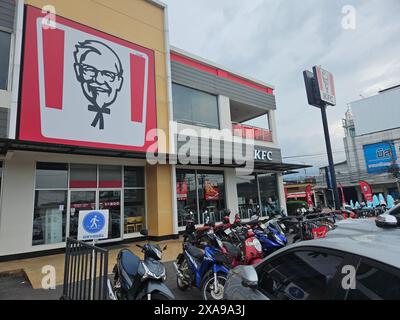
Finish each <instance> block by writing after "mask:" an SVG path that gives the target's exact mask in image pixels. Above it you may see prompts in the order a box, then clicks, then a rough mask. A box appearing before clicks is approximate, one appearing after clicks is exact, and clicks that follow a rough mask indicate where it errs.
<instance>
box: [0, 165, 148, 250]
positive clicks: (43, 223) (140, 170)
mask: <svg viewBox="0 0 400 320" xmlns="http://www.w3.org/2000/svg"><path fill="white" fill-rule="evenodd" d="M123 172H125V175H124V178H123V177H122V175H123V174H122V173H123ZM0 174H1V163H0ZM68 176H69V177H70V181H69V184H68ZM0 179H1V175H0ZM123 181H124V184H125V186H124V184H123ZM0 183H1V180H0ZM79 189H87V190H79ZM104 189H107V190H104ZM35 192H36V193H35V208H34V221H33V245H44V244H52V243H62V242H65V240H66V237H68V236H69V237H71V238H77V233H78V220H79V212H80V211H82V210H96V209H98V210H109V213H110V215H109V217H110V221H109V239H120V238H121V231H122V228H124V231H122V232H123V233H125V234H131V233H136V232H140V230H141V229H143V228H145V227H146V224H145V219H146V204H145V194H146V191H145V170H144V167H123V166H113V165H109V166H108V165H86V164H71V165H68V164H60V163H41V162H40V163H38V164H37V167H36V190H35ZM122 197H124V198H122ZM68 199H69V201H70V202H69V203H68ZM123 202H124V203H123ZM123 210H124V211H123ZM67 223H68V225H67ZM68 230H69V234H67V231H68Z"/></svg>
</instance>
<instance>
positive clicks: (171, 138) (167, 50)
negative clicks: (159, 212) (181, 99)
mask: <svg viewBox="0 0 400 320" xmlns="http://www.w3.org/2000/svg"><path fill="white" fill-rule="evenodd" d="M164 39H165V57H166V68H167V70H166V71H167V99H168V113H169V119H168V120H169V128H168V134H169V154H170V156H171V155H175V153H176V150H175V132H174V131H173V130H172V128H174V126H172V125H171V122H172V121H173V118H174V110H173V101H172V75H171V54H170V50H171V48H170V44H169V22H168V6H167V5H164ZM170 168H171V180H172V223H173V233H174V235H177V234H178V233H179V231H178V208H177V203H176V165H175V164H171V165H170Z"/></svg>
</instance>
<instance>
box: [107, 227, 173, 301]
mask: <svg viewBox="0 0 400 320" xmlns="http://www.w3.org/2000/svg"><path fill="white" fill-rule="evenodd" d="M140 233H141V235H143V236H148V231H147V230H142V231H141V232H140ZM137 247H139V248H140V249H142V252H143V254H144V260H140V258H139V257H138V256H136V255H135V254H133V253H132V252H131V251H130V250H127V249H124V250H121V251H120V252H119V253H118V257H117V263H116V265H115V266H114V270H113V272H114V281H113V284H112V285H111V284H110V282H109V284H108V290H109V296H110V297H113V298H114V299H115V300H174V299H175V297H174V295H173V293H172V292H171V291H170V289H168V287H167V286H166V285H165V283H164V281H165V280H166V278H167V276H166V271H165V267H164V265H163V264H162V262H161V259H162V252H163V251H165V250H166V249H167V246H165V247H164V248H163V249H161V248H160V247H159V246H158V245H153V244H150V242H148V243H147V244H145V245H144V246H140V245H137Z"/></svg>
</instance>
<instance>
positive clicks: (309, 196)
mask: <svg viewBox="0 0 400 320" xmlns="http://www.w3.org/2000/svg"><path fill="white" fill-rule="evenodd" d="M306 196H307V204H308V205H309V206H310V207H312V206H314V202H313V199H312V190H311V185H310V184H309V185H308V186H307V187H306Z"/></svg>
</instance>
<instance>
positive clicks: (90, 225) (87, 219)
mask: <svg viewBox="0 0 400 320" xmlns="http://www.w3.org/2000/svg"><path fill="white" fill-rule="evenodd" d="M108 216H109V210H90V211H80V212H79V226H78V240H82V241H89V240H103V239H107V238H108Z"/></svg>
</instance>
